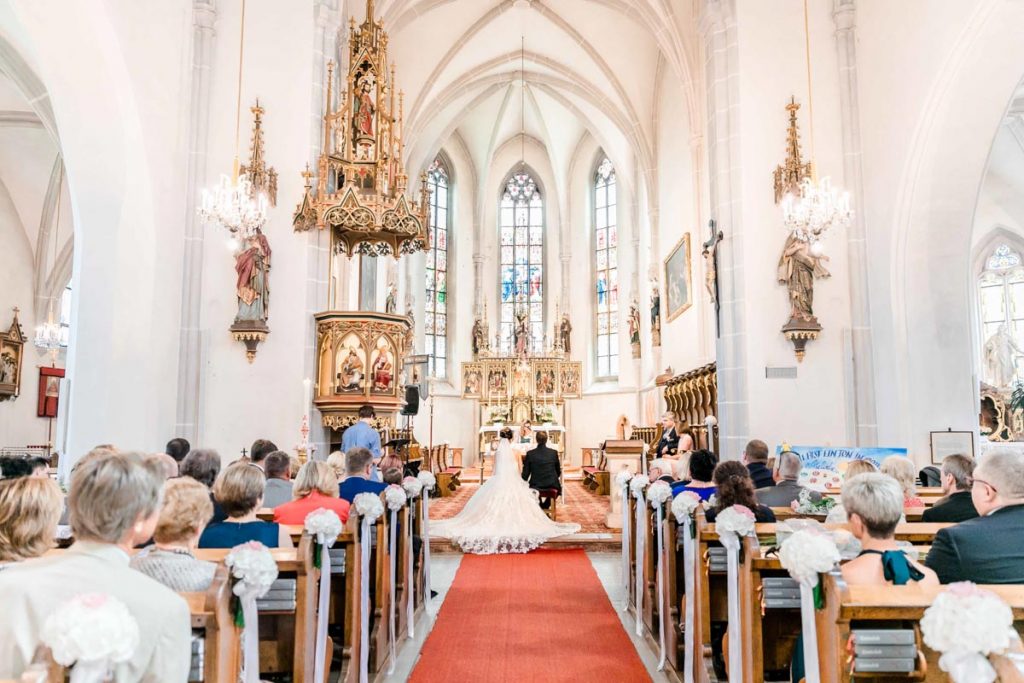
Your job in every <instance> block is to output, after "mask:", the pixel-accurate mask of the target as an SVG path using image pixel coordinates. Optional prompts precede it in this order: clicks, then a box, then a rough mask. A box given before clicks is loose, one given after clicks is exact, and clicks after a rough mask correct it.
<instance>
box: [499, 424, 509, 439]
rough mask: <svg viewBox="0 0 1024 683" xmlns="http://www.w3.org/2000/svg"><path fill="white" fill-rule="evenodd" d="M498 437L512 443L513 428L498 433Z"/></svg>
mask: <svg viewBox="0 0 1024 683" xmlns="http://www.w3.org/2000/svg"><path fill="white" fill-rule="evenodd" d="M498 436H500V437H501V438H503V439H508V440H510V441H511V440H512V428H511V427H505V428H504V429H502V430H501V431H500V432H498Z"/></svg>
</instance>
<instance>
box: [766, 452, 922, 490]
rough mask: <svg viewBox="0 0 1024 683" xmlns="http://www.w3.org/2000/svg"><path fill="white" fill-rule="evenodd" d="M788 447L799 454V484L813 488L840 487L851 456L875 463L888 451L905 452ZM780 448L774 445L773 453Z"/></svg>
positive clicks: (884, 457) (884, 456)
mask: <svg viewBox="0 0 1024 683" xmlns="http://www.w3.org/2000/svg"><path fill="white" fill-rule="evenodd" d="M789 450H791V451H793V452H794V453H796V454H797V455H799V456H800V462H801V463H802V465H803V468H802V469H801V470H800V479H799V480H798V481H799V483H800V485H801V486H806V487H808V488H811V489H814V490H815V491H824V490H826V489H837V488H839V487H840V484H842V481H843V472H845V471H846V466H847V464H848V463H850V462H852V461H854V460H868V461H870V462H871V463H872V464H874V466H875V467H878V466H880V465H881V464H882V461H883V460H885V459H886V458H888V457H889V456H890V455H902V456H904V457H906V455H907V449H906V448H857V447H851V448H844V447H833V446H789ZM781 452H782V446H778V447H776V449H775V453H776V455H778V454H779V453H781Z"/></svg>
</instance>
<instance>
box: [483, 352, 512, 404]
mask: <svg viewBox="0 0 1024 683" xmlns="http://www.w3.org/2000/svg"><path fill="white" fill-rule="evenodd" d="M484 380H485V386H484V393H485V395H486V397H487V400H488V401H491V402H494V401H504V402H508V401H509V400H510V399H511V397H512V363H511V362H509V361H498V362H489V363H485V364H484Z"/></svg>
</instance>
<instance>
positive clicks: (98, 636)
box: [40, 593, 139, 683]
mask: <svg viewBox="0 0 1024 683" xmlns="http://www.w3.org/2000/svg"><path fill="white" fill-rule="evenodd" d="M40 636H41V639H42V641H43V644H45V645H46V646H47V647H49V648H50V651H51V652H52V653H53V659H54V661H56V662H57V663H58V664H60V665H61V666H65V667H70V666H73V668H72V670H71V680H72V681H73V683H91V682H92V681H97V682H98V681H104V680H107V678H108V675H109V673H110V669H111V667H112V666H113V665H114V664H118V663H120V662H124V661H127V660H128V659H130V658H131V656H132V654H133V653H134V652H135V648H136V647H138V644H139V625H138V623H137V622H136V621H135V617H133V616H132V615H131V613H130V612H129V611H128V608H127V607H125V605H124V603H123V602H121V601H120V600H118V599H117V598H114V597H111V596H109V595H107V594H105V593H83V594H81V595H76V596H75V597H73V598H71V600H69V601H67V602H66V603H64V604H63V605H61V606H60V607H59V608H58V609H57V611H55V612H54V613H53V614H51V615H50V616H49V617H47V618H46V621H45V622H44V623H43V629H42V631H41V633H40Z"/></svg>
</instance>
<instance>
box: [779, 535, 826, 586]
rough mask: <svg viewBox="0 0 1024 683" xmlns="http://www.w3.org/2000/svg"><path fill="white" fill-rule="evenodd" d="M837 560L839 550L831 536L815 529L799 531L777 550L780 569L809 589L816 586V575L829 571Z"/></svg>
mask: <svg viewBox="0 0 1024 683" xmlns="http://www.w3.org/2000/svg"><path fill="white" fill-rule="evenodd" d="M839 560H840V556H839V548H837V547H836V543H835V541H834V540H833V538H832V536H831V534H829V533H827V532H823V531H818V530H815V529H810V528H807V529H800V530H799V531H797V532H795V533H794V534H793V535H792V536H790V537H789V538H787V539H786V540H785V541H784V542H783V543H782V547H780V548H779V562H780V563H781V564H782V567H783V568H784V569H785V570H787V571H788V572H789V575H790V576H792V577H793V578H794V579H795V580H797V581H799V582H800V583H802V584H805V585H807V586H808V587H811V588H814V587H815V586H817V585H818V575H819V574H822V573H824V572H828V571H831V570H832V568H833V567H835V566H836V563H837V562H839Z"/></svg>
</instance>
